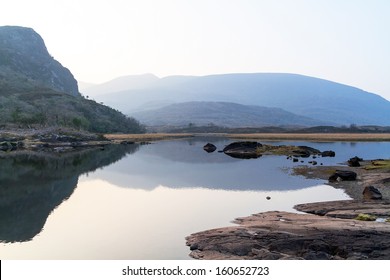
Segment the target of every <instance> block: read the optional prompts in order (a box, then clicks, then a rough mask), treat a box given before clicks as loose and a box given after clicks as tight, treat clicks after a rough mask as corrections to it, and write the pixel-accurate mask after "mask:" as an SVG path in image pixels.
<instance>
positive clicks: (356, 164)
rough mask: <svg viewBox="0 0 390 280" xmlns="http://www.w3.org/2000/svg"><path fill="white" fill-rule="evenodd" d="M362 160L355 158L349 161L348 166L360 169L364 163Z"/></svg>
mask: <svg viewBox="0 0 390 280" xmlns="http://www.w3.org/2000/svg"><path fill="white" fill-rule="evenodd" d="M362 160H363V159H362V158H359V157H353V158H350V159H349V160H348V165H349V166H351V167H359V166H360V161H362Z"/></svg>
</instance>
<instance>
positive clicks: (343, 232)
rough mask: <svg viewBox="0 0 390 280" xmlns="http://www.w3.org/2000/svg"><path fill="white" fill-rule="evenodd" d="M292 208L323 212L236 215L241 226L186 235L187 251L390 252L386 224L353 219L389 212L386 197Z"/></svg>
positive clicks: (203, 254) (287, 255) (268, 254)
mask: <svg viewBox="0 0 390 280" xmlns="http://www.w3.org/2000/svg"><path fill="white" fill-rule="evenodd" d="M296 208H297V209H299V210H303V211H306V212H314V213H317V214H321V216H319V215H314V214H306V215H303V214H297V213H288V212H279V211H272V212H265V213H259V214H255V215H252V216H250V217H245V218H239V219H236V220H235V222H236V223H237V224H239V226H232V227H226V228H219V229H213V230H208V231H204V232H199V233H195V234H192V235H190V236H189V237H187V245H188V246H190V250H191V253H190V256H191V257H193V258H196V259H219V260H221V259H268V260H269V259H271V260H274V259H284V260H285V259H316V260H321V259H322V260H329V259H371V260H375V259H389V258H390V237H389V236H390V224H389V223H387V222H383V223H379V222H367V221H359V220H356V219H355V218H356V217H357V216H358V215H359V213H367V212H369V213H371V214H376V215H384V216H387V215H390V204H389V203H388V202H386V203H380V204H373V203H361V202H355V201H339V202H330V203H327V202H324V203H310V204H304V205H298V206H297V207H296ZM335 217H337V218H335ZM339 217H343V218H342V219H340V218H339Z"/></svg>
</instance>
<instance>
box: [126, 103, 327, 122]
mask: <svg viewBox="0 0 390 280" xmlns="http://www.w3.org/2000/svg"><path fill="white" fill-rule="evenodd" d="M133 116H134V117H136V118H137V119H138V120H140V121H141V122H142V123H144V124H146V125H148V126H188V125H196V126H207V125H211V124H212V125H216V126H222V127H262V126H271V125H273V126H318V125H326V124H329V123H326V122H322V121H317V120H314V119H310V118H307V117H302V116H299V115H295V114H293V113H290V112H287V111H285V110H283V109H279V108H269V107H263V106H248V105H241V104H237V103H229V102H204V101H197V102H185V103H175V104H172V105H168V106H165V107H162V108H159V109H155V110H147V111H140V112H135V113H133Z"/></svg>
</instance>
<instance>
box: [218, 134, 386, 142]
mask: <svg viewBox="0 0 390 280" xmlns="http://www.w3.org/2000/svg"><path fill="white" fill-rule="evenodd" d="M226 136H227V137H229V138H232V139H253V140H306V141H390V133H299V134H298V133H254V134H226Z"/></svg>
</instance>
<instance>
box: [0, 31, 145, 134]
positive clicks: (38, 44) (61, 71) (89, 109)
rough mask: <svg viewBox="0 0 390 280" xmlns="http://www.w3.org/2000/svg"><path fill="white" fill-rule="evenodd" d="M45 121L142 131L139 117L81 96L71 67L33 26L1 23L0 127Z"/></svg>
mask: <svg viewBox="0 0 390 280" xmlns="http://www.w3.org/2000/svg"><path fill="white" fill-rule="evenodd" d="M46 126H68V127H75V128H78V129H86V130H90V131H94V132H134V133H136V132H143V131H144V129H143V127H142V126H140V124H139V123H138V121H136V120H135V119H132V118H128V117H126V116H125V115H123V114H122V113H120V112H119V111H117V110H114V109H112V108H109V107H107V106H104V105H101V104H98V103H96V102H95V101H92V100H87V99H85V98H83V97H82V96H81V95H80V93H79V91H78V86H77V81H76V80H75V79H74V77H73V75H72V73H71V72H70V71H69V70H68V69H66V68H65V67H63V66H62V65H61V64H60V63H59V62H58V61H56V60H54V59H53V58H52V57H51V56H50V55H49V53H48V52H47V49H46V46H45V44H44V42H43V40H42V38H41V37H40V36H39V35H38V34H37V33H36V32H35V31H34V30H32V29H30V28H24V27H15V26H5V27H0V128H5V127H9V128H12V127H22V128H24V127H30V128H31V127H46Z"/></svg>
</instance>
